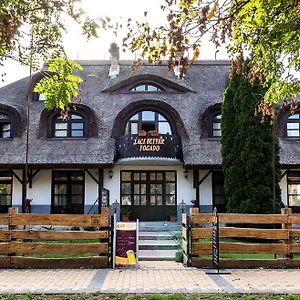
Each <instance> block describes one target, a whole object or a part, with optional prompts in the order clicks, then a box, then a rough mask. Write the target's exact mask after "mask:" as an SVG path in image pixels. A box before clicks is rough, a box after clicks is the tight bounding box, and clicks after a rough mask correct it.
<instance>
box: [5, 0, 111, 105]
mask: <svg viewBox="0 0 300 300" xmlns="http://www.w3.org/2000/svg"><path fill="white" fill-rule="evenodd" d="M70 19H71V20H73V21H75V22H77V23H78V24H80V25H81V27H82V30H83V34H85V35H86V36H87V37H88V38H89V37H91V36H97V30H98V29H99V28H103V29H107V28H110V27H111V25H110V23H109V21H110V20H109V18H99V19H97V20H92V19H90V18H89V17H88V16H86V15H85V14H84V12H83V10H82V8H81V6H80V2H79V1H78V0H2V1H0V66H1V65H3V62H4V61H5V60H6V59H8V58H10V59H13V60H17V61H19V62H20V63H22V64H24V65H28V66H30V67H31V69H32V70H33V71H37V70H39V69H40V62H47V63H48V64H49V66H50V67H49V72H54V73H56V75H55V76H54V77H52V79H51V78H50V77H49V76H47V75H49V73H45V75H46V77H47V78H46V80H44V81H41V82H40V84H39V88H38V89H37V90H36V91H38V92H40V93H43V92H45V96H46V101H45V104H46V107H47V108H48V109H51V108H53V109H54V108H59V109H62V110H63V109H64V108H63V106H62V103H63V104H64V105H65V106H66V107H67V105H68V104H69V103H70V102H71V101H72V99H73V98H74V97H75V96H76V95H77V93H78V83H79V82H80V80H79V79H78V78H76V77H74V76H73V75H72V72H73V69H72V68H74V69H77V70H78V69H80V67H79V66H78V65H76V64H75V63H74V62H70V61H68V59H67V57H66V54H65V51H64V47H63V41H62V37H63V33H64V32H66V30H67V28H66V22H68V21H69V20H70ZM70 68H71V69H70ZM71 75H72V76H73V77H72V76H71ZM43 85H44V86H43ZM75 85H76V86H75ZM42 86H43V87H42ZM58 97H60V98H61V100H60V101H58V100H57V98H58Z"/></svg>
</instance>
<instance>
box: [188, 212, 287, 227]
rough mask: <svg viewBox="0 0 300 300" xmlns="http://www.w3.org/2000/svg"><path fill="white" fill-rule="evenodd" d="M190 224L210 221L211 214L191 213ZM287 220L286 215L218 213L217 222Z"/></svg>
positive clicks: (273, 221) (264, 222)
mask: <svg viewBox="0 0 300 300" xmlns="http://www.w3.org/2000/svg"><path fill="white" fill-rule="evenodd" d="M191 219H192V226H195V225H201V224H207V223H211V222H212V214H194V215H191ZM287 221H288V217H287V216H286V215H279V214H278V215H275V214H274V215H273V214H227V213H226V214H224V213H221V214H219V222H220V223H226V224H230V223H231V224H234V223H236V224H248V223H249V224H282V223H286V222H287Z"/></svg>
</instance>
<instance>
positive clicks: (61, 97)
mask: <svg viewBox="0 0 300 300" xmlns="http://www.w3.org/2000/svg"><path fill="white" fill-rule="evenodd" d="M74 69H75V70H80V71H81V70H82V68H81V66H80V65H78V64H77V63H75V62H73V61H70V60H66V59H64V58H56V59H53V60H51V61H50V62H49V66H48V71H49V72H50V75H47V76H45V77H44V78H43V79H41V80H40V82H39V83H37V85H36V86H35V88H34V91H35V92H37V93H39V94H42V95H43V96H45V102H44V104H45V107H46V108H47V109H55V108H56V109H57V108H58V109H60V110H62V111H64V110H65V109H66V108H67V107H68V106H69V104H70V103H71V102H72V100H73V99H74V98H76V97H77V96H78V89H79V88H78V84H79V83H80V82H82V79H81V78H80V77H78V76H75V75H73V70H74Z"/></svg>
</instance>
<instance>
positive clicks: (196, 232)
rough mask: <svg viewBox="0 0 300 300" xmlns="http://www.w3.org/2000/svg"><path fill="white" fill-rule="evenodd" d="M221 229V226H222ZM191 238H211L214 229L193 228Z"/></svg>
mask: <svg viewBox="0 0 300 300" xmlns="http://www.w3.org/2000/svg"><path fill="white" fill-rule="evenodd" d="M220 229H221V228H220ZM191 232H192V234H191V239H192V240H195V239H201V238H211V235H212V229H211V227H209V228H192V229H191Z"/></svg>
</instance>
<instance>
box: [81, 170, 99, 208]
mask: <svg viewBox="0 0 300 300" xmlns="http://www.w3.org/2000/svg"><path fill="white" fill-rule="evenodd" d="M90 172H91V173H92V174H93V175H94V177H95V178H96V179H97V180H98V170H97V171H96V170H90ZM97 198H98V184H97V183H96V182H95V181H94V179H93V178H92V177H91V176H90V175H89V174H88V173H87V172H86V173H85V199H84V203H85V205H93V204H94V203H95V201H96V199H97ZM97 204H98V203H97Z"/></svg>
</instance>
